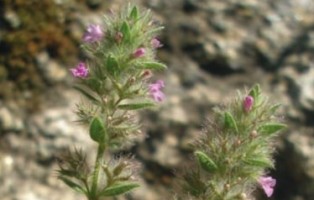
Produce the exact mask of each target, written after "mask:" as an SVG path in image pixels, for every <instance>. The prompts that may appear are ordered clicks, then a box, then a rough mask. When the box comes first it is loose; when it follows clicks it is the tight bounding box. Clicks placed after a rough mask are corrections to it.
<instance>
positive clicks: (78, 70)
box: [70, 62, 88, 78]
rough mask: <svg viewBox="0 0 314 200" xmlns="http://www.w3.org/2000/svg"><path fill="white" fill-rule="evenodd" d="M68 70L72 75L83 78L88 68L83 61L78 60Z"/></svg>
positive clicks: (86, 74)
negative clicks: (76, 63)
mask: <svg viewBox="0 0 314 200" xmlns="http://www.w3.org/2000/svg"><path fill="white" fill-rule="evenodd" d="M70 71H71V72H72V75H73V76H74V77H78V78H85V77H87V76H88V69H87V67H86V64H85V63H83V62H80V63H79V64H78V65H76V67H75V68H72V69H70Z"/></svg>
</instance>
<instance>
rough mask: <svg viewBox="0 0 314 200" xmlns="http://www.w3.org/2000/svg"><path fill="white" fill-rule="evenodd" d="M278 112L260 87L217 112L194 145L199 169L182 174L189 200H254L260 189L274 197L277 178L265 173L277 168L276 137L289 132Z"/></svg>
mask: <svg viewBox="0 0 314 200" xmlns="http://www.w3.org/2000/svg"><path fill="white" fill-rule="evenodd" d="M277 108H278V105H271V104H270V103H269V102H268V101H267V99H266V98H265V97H263V96H262V94H261V90H260V87H259V86H258V85H256V86H254V87H253V88H252V89H251V90H250V91H249V93H248V94H245V95H242V94H241V93H239V96H238V98H236V99H235V100H234V101H232V102H231V103H230V104H229V105H227V106H226V107H224V108H216V109H215V110H214V115H213V116H212V118H211V119H210V120H208V122H207V123H206V124H205V127H204V131H203V135H202V136H201V138H199V139H198V140H196V141H195V142H194V143H193V145H192V146H193V149H194V155H195V158H196V160H197V165H198V167H196V169H194V170H190V171H189V172H188V173H186V174H185V175H184V176H183V179H184V181H183V188H184V191H185V192H187V194H186V195H187V196H189V199H202V200H205V199H206V200H246V199H252V197H251V192H252V188H254V187H255V186H256V185H259V186H260V187H262V189H264V191H265V193H266V195H267V196H268V197H270V196H271V195H272V193H273V190H274V186H275V184H276V180H275V179H273V178H271V177H267V176H266V172H267V171H266V170H267V169H269V168H273V167H274V163H273V159H272V153H273V151H274V147H273V139H274V138H275V137H276V136H277V135H278V132H279V131H280V130H281V129H283V128H285V125H284V124H282V123H279V122H278V120H277V118H276V117H275V112H276V110H277ZM183 199H187V198H186V196H185V197H183Z"/></svg>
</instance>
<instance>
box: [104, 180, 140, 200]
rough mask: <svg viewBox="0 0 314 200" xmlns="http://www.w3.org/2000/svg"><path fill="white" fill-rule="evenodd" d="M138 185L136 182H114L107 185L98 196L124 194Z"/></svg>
mask: <svg viewBox="0 0 314 200" xmlns="http://www.w3.org/2000/svg"><path fill="white" fill-rule="evenodd" d="M139 186H140V185H139V184H137V183H130V182H123V183H116V184H114V185H113V186H110V187H107V188H105V189H104V190H102V191H101V192H100V193H99V196H107V197H108V196H116V195H120V194H124V193H126V192H129V191H131V190H133V189H134V188H137V187H139Z"/></svg>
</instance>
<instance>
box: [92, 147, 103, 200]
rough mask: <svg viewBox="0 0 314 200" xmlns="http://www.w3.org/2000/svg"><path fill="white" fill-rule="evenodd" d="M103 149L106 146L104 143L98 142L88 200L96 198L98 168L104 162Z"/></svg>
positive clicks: (96, 199)
mask: <svg viewBox="0 0 314 200" xmlns="http://www.w3.org/2000/svg"><path fill="white" fill-rule="evenodd" d="M105 149H106V147H105V145H104V144H99V146H98V150H97V157H96V161H95V167H94V174H93V182H92V188H91V194H90V197H89V200H98V197H97V189H98V183H99V175H100V169H101V166H102V165H103V162H104V153H105Z"/></svg>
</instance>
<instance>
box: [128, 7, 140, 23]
mask: <svg viewBox="0 0 314 200" xmlns="http://www.w3.org/2000/svg"><path fill="white" fill-rule="evenodd" d="M138 16H139V14H138V8H137V6H134V7H133V8H132V10H131V13H130V18H132V19H134V20H137V19H138Z"/></svg>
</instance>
